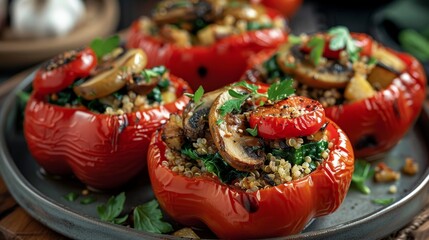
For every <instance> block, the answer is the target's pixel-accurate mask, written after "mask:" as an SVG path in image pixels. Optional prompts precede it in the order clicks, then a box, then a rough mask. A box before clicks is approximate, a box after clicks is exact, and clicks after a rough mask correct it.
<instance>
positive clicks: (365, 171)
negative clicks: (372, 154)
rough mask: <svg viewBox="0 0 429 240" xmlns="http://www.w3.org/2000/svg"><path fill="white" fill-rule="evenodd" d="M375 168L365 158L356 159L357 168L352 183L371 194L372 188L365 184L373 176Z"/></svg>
mask: <svg viewBox="0 0 429 240" xmlns="http://www.w3.org/2000/svg"><path fill="white" fill-rule="evenodd" d="M373 174H374V169H372V168H371V164H370V163H368V162H366V161H364V160H357V161H355V170H354V172H353V176H352V185H353V186H354V187H355V188H357V189H358V190H359V191H361V192H362V193H364V194H370V193H371V189H369V187H368V186H367V185H366V184H365V182H366V180H368V179H369V178H371V177H372V175H373Z"/></svg>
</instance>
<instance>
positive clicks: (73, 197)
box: [64, 192, 79, 202]
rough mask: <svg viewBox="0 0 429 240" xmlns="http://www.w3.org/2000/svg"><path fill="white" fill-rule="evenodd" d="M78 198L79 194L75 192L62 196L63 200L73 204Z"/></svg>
mask: <svg viewBox="0 0 429 240" xmlns="http://www.w3.org/2000/svg"><path fill="white" fill-rule="evenodd" d="M78 197H79V194H77V193H75V192H70V193H67V195H65V196H64V199H65V200H67V201H69V202H74V201H75V200H76V199H77V198H78Z"/></svg>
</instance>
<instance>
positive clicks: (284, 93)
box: [268, 79, 295, 101]
mask: <svg viewBox="0 0 429 240" xmlns="http://www.w3.org/2000/svg"><path fill="white" fill-rule="evenodd" d="M292 84H293V80H292V79H289V80H285V81H281V82H276V83H274V84H272V85H271V86H270V88H268V99H269V100H271V101H277V100H282V99H285V98H286V97H288V96H289V95H291V94H293V93H294V92H295V89H294V88H293V86H292Z"/></svg>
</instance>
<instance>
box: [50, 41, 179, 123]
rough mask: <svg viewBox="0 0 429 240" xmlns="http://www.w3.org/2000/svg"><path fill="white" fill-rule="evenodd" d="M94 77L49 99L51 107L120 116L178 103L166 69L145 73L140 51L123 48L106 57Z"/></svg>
mask: <svg viewBox="0 0 429 240" xmlns="http://www.w3.org/2000/svg"><path fill="white" fill-rule="evenodd" d="M100 61H101V62H99V63H98V65H97V67H96V69H95V70H94V71H93V73H92V74H91V75H90V76H88V77H86V78H82V79H79V80H77V81H75V82H73V83H72V84H71V85H70V86H68V87H67V88H65V89H63V90H61V91H59V92H55V93H51V94H49V95H48V96H47V98H48V101H49V103H51V104H55V105H60V106H65V107H70V108H82V107H83V108H87V109H89V110H90V111H92V112H95V113H100V114H110V115H119V114H125V113H131V112H136V111H141V110H144V109H149V108H154V107H159V106H160V105H163V104H167V103H170V102H173V101H175V100H176V98H177V96H176V86H175V84H174V83H173V82H172V81H171V79H170V75H169V72H168V70H167V69H166V68H165V67H164V66H158V67H154V68H151V69H144V65H145V64H146V55H145V54H144V53H143V52H142V51H141V50H136V49H131V50H124V49H122V48H120V47H118V48H116V49H114V50H113V51H112V52H111V53H109V54H106V55H105V56H104V57H103V58H102V59H101V60H100Z"/></svg>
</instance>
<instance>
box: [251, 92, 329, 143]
mask: <svg viewBox="0 0 429 240" xmlns="http://www.w3.org/2000/svg"><path fill="white" fill-rule="evenodd" d="M325 122H326V120H325V110H324V109H323V107H322V105H321V104H320V103H319V102H318V101H316V100H313V99H309V98H305V97H298V96H294V97H289V98H288V99H285V100H282V101H280V102H278V103H275V104H274V105H271V106H263V107H260V108H258V109H256V111H254V112H252V113H251V114H250V119H249V123H250V127H252V128H255V127H257V129H258V135H259V136H261V137H262V138H266V139H279V138H292V137H299V136H308V135H311V134H314V133H316V132H317V131H318V130H319V129H320V128H321V127H322V125H323V124H324V123H325Z"/></svg>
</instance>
